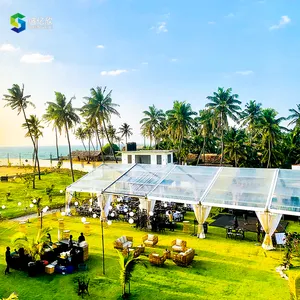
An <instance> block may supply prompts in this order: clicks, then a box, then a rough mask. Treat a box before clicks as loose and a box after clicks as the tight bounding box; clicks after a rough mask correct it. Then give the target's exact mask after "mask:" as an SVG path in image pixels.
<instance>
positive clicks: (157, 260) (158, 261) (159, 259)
mask: <svg viewBox="0 0 300 300" xmlns="http://www.w3.org/2000/svg"><path fill="white" fill-rule="evenodd" d="M166 259H167V258H166V255H165V254H164V255H163V256H160V255H159V254H157V253H151V254H149V261H150V263H151V264H153V265H157V266H162V265H163V264H164V262H165V261H166Z"/></svg>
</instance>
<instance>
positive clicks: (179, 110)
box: [166, 101, 197, 163]
mask: <svg viewBox="0 0 300 300" xmlns="http://www.w3.org/2000/svg"><path fill="white" fill-rule="evenodd" d="M196 114H197V113H196V112H194V111H193V110H192V107H191V105H190V104H189V103H186V102H180V101H174V104H173V109H171V110H168V111H167V112H166V115H167V117H168V119H167V122H168V130H169V134H170V135H171V137H172V139H173V141H174V142H175V143H176V144H177V149H178V158H179V163H180V162H181V154H182V153H181V151H182V149H183V148H182V145H183V139H184V138H185V137H187V136H188V134H189V133H190V131H191V129H192V127H193V125H194V119H193V116H194V115H196Z"/></svg>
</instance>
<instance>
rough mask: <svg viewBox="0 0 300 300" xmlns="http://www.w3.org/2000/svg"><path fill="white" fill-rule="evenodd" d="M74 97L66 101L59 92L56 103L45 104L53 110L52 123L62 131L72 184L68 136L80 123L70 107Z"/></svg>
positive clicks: (70, 150)
mask: <svg viewBox="0 0 300 300" xmlns="http://www.w3.org/2000/svg"><path fill="white" fill-rule="evenodd" d="M74 99H75V97H72V98H71V99H70V100H69V101H67V99H66V96H65V95H64V94H62V93H60V92H55V101H56V102H47V104H48V106H51V107H52V108H51V109H52V110H53V112H52V113H53V117H54V122H56V124H57V125H59V126H61V127H60V130H62V128H63V129H64V131H65V133H66V136H67V140H68V146H69V158H70V167H71V175H72V180H73V182H74V181H75V177H74V170H73V160H72V149H71V142H70V136H69V130H70V129H72V128H73V127H74V126H75V125H76V124H77V123H79V122H80V118H79V116H78V115H77V114H76V112H75V110H76V109H75V108H73V106H72V101H73V100H74Z"/></svg>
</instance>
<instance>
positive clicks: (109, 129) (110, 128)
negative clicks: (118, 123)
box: [107, 124, 117, 144]
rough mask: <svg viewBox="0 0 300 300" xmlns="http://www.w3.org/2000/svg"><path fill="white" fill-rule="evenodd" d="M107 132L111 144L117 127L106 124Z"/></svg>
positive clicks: (115, 135)
mask: <svg viewBox="0 0 300 300" xmlns="http://www.w3.org/2000/svg"><path fill="white" fill-rule="evenodd" d="M107 133H108V136H109V138H110V141H111V142H112V144H113V143H114V141H115V139H116V137H117V129H116V128H115V127H114V126H113V125H112V124H109V125H108V126H107Z"/></svg>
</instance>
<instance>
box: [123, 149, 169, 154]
mask: <svg viewBox="0 0 300 300" xmlns="http://www.w3.org/2000/svg"><path fill="white" fill-rule="evenodd" d="M119 152H122V153H132V154H140V153H141V154H143V153H144V154H146V153H147V154H149V153H153V154H159V153H173V152H174V151H173V150H135V151H119Z"/></svg>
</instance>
